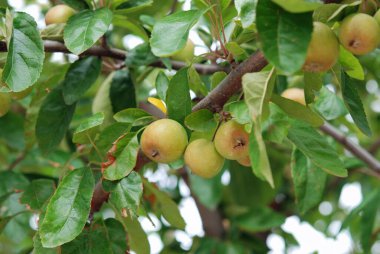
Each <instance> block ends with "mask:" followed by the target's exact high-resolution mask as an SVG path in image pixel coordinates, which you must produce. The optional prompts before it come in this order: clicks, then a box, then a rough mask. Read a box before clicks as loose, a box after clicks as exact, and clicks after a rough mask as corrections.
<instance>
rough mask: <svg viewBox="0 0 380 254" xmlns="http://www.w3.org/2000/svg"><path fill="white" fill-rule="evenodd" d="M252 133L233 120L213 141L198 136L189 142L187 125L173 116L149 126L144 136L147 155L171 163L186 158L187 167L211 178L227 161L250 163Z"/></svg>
mask: <svg viewBox="0 0 380 254" xmlns="http://www.w3.org/2000/svg"><path fill="white" fill-rule="evenodd" d="M248 142H249V134H248V133H247V132H246V131H245V129H244V126H243V125H241V124H239V123H237V122H236V121H234V120H229V121H227V122H224V123H222V124H221V125H220V126H219V128H218V129H217V131H216V133H215V137H214V140H213V141H211V140H207V139H204V138H200V139H195V140H193V141H191V142H190V143H188V136H187V132H186V130H185V128H184V127H183V126H182V125H181V124H179V123H178V122H176V121H174V120H171V119H160V120H157V121H155V122H153V123H151V124H150V125H148V126H147V127H146V128H145V130H144V132H143V134H142V135H141V140H140V145H141V150H142V151H143V152H144V154H145V155H146V156H147V157H148V158H149V159H151V160H152V161H154V162H157V163H172V162H175V161H177V160H179V159H181V157H182V156H183V157H184V161H185V164H186V166H187V167H188V168H189V169H190V170H191V172H193V173H194V174H196V175H199V176H201V177H204V178H211V177H214V176H215V175H217V174H218V173H219V172H220V170H221V169H222V168H223V165H224V160H225V159H228V160H236V161H238V162H239V163H240V164H241V165H244V166H250V165H251V163H250V159H249V154H248Z"/></svg>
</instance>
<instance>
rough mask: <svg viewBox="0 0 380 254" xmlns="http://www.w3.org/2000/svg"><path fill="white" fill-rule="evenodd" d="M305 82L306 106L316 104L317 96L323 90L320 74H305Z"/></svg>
mask: <svg viewBox="0 0 380 254" xmlns="http://www.w3.org/2000/svg"><path fill="white" fill-rule="evenodd" d="M303 80H304V82H305V101H306V104H310V103H313V102H314V97H315V94H316V93H317V92H318V91H319V90H321V88H322V85H323V82H322V75H321V74H320V73H311V72H305V73H304V76H303Z"/></svg>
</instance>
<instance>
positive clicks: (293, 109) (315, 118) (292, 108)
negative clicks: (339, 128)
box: [272, 94, 324, 127]
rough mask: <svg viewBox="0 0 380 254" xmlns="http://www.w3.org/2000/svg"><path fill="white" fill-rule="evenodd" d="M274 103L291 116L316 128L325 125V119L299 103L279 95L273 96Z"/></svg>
mask: <svg viewBox="0 0 380 254" xmlns="http://www.w3.org/2000/svg"><path fill="white" fill-rule="evenodd" d="M272 102H273V103H275V104H277V105H278V106H279V107H280V108H281V109H282V110H283V111H285V112H286V113H287V114H288V115H289V116H291V117H293V118H296V119H299V120H302V121H304V122H307V123H309V124H311V125H312V126H314V127H319V126H321V125H322V124H323V123H324V121H323V119H322V118H321V117H320V116H319V115H318V114H317V113H314V111H312V110H311V109H309V108H308V107H305V106H303V105H302V104H300V103H298V102H295V101H292V100H289V99H287V98H284V97H281V96H279V95H277V94H273V95H272Z"/></svg>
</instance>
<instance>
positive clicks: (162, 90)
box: [155, 71, 169, 101]
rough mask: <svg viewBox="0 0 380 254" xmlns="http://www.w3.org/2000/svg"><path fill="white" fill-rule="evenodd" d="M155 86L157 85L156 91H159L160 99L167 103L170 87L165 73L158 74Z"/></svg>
mask: <svg viewBox="0 0 380 254" xmlns="http://www.w3.org/2000/svg"><path fill="white" fill-rule="evenodd" d="M155 84H156V90H157V96H158V98H160V99H161V100H163V101H165V100H166V92H167V90H168V87H169V79H168V77H167V76H166V75H165V73H164V72H163V71H160V72H159V73H158V74H157V78H156V83H155Z"/></svg>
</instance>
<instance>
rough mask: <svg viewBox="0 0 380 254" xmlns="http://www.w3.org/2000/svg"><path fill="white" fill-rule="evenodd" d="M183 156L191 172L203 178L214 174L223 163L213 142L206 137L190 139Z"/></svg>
mask: <svg viewBox="0 0 380 254" xmlns="http://www.w3.org/2000/svg"><path fill="white" fill-rule="evenodd" d="M184 157H185V164H186V165H187V166H188V167H189V169H190V170H191V172H193V173H194V174H196V175H198V176H201V177H203V178H212V177H214V176H216V175H217V174H218V173H219V172H220V170H221V169H222V168H223V165H224V158H223V157H222V156H221V155H220V154H219V153H218V152H217V151H216V149H215V146H214V143H213V142H212V141H209V140H206V139H196V140H194V141H192V142H191V143H190V144H189V145H188V146H187V148H186V151H185V156H184Z"/></svg>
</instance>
